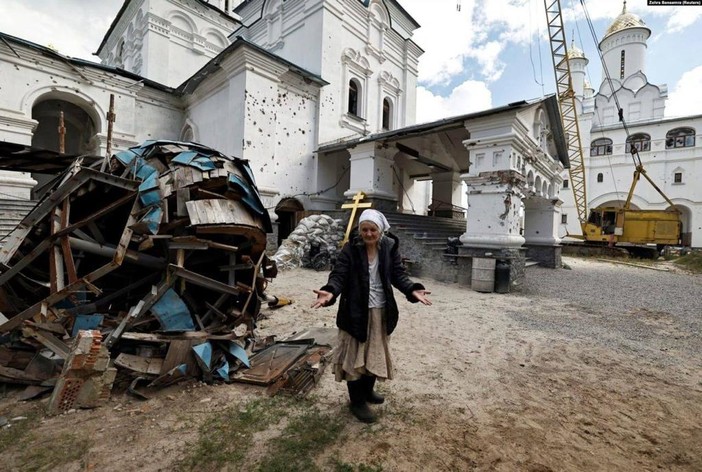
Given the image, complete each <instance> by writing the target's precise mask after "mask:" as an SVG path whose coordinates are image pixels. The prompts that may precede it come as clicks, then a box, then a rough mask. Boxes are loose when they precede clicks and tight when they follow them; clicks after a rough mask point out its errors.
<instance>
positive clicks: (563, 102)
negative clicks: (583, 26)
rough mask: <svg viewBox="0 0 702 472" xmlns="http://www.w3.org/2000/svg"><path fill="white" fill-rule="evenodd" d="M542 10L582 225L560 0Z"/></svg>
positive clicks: (581, 172)
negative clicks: (546, 27) (544, 14)
mask: <svg viewBox="0 0 702 472" xmlns="http://www.w3.org/2000/svg"><path fill="white" fill-rule="evenodd" d="M544 7H546V20H547V22H548V37H549V42H550V45H551V59H552V60H553V70H554V73H555V76H556V94H557V97H558V109H559V111H560V114H561V121H562V122H563V131H564V133H565V136H566V141H567V145H568V159H569V160H570V168H569V169H568V173H569V175H570V183H571V188H572V189H573V199H574V200H575V208H576V210H577V212H578V220H579V221H580V225H581V226H583V225H584V224H585V222H586V221H587V194H586V192H585V164H584V158H583V148H582V146H581V143H580V125H579V124H578V118H577V113H576V108H575V91H574V90H573V81H572V80H571V75H570V64H569V63H568V50H567V48H566V39H565V32H564V30H563V17H562V16H561V2H560V0H544Z"/></svg>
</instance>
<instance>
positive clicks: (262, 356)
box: [232, 343, 309, 385]
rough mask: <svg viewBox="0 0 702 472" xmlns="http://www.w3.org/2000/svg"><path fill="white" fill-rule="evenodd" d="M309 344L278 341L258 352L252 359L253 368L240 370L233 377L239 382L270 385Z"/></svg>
mask: <svg viewBox="0 0 702 472" xmlns="http://www.w3.org/2000/svg"><path fill="white" fill-rule="evenodd" d="M308 348H309V344H285V343H277V344H274V345H272V346H270V347H269V348H267V349H265V350H263V351H261V352H258V353H256V355H254V356H252V357H251V359H249V360H250V361H251V368H250V369H247V370H243V371H238V372H237V373H236V374H234V376H233V377H232V380H235V381H237V382H245V383H252V384H256V385H268V384H270V383H272V382H274V381H275V380H276V379H277V378H278V377H280V376H281V375H283V373H284V372H285V371H286V370H287V369H288V368H289V367H290V366H292V365H293V364H294V363H295V361H297V360H298V359H299V358H300V357H301V356H302V355H304V354H305V351H307V349H308Z"/></svg>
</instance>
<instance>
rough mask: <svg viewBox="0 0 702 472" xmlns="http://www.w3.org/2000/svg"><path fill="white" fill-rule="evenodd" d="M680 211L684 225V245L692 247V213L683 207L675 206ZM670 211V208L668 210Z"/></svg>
mask: <svg viewBox="0 0 702 472" xmlns="http://www.w3.org/2000/svg"><path fill="white" fill-rule="evenodd" d="M674 208H676V209H677V210H678V211H680V222H681V223H682V231H681V232H682V245H683V246H692V225H691V223H692V211H691V210H690V209H689V208H688V207H686V206H683V205H675V206H674ZM666 210H670V207H668V208H666Z"/></svg>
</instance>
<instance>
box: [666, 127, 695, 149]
mask: <svg viewBox="0 0 702 472" xmlns="http://www.w3.org/2000/svg"><path fill="white" fill-rule="evenodd" d="M694 145H695V130H694V129H692V128H676V129H673V130H670V131H668V133H667V134H666V135H665V148H666V149H672V148H682V147H693V146H694Z"/></svg>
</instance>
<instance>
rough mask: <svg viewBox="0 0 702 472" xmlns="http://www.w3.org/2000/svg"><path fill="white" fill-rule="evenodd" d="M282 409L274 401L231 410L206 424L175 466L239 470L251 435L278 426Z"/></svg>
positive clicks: (249, 443)
mask: <svg viewBox="0 0 702 472" xmlns="http://www.w3.org/2000/svg"><path fill="white" fill-rule="evenodd" d="M285 411H286V408H285V405H284V404H283V403H282V401H280V400H278V399H277V398H272V399H271V398H266V399H261V400H254V401H252V402H249V403H248V404H246V405H245V406H244V407H243V409H241V406H240V405H237V406H233V407H231V408H228V409H226V410H224V411H223V412H221V413H217V414H215V415H214V416H213V417H212V418H210V419H208V420H206V421H205V422H204V423H203V424H202V425H201V426H200V428H199V437H198V440H197V442H196V443H195V444H193V445H192V447H191V449H190V451H188V454H187V456H186V457H185V458H184V459H182V460H181V461H180V463H179V464H177V469H178V470H220V469H222V468H223V467H224V466H225V465H227V466H230V467H229V468H230V469H231V470H238V468H237V467H236V466H238V465H240V464H241V463H242V462H243V461H244V459H245V458H246V454H247V451H248V449H249V447H250V446H251V443H252V440H253V435H254V433H256V432H258V431H262V430H264V429H266V428H267V427H268V426H270V425H271V424H274V423H277V422H279V421H280V420H281V418H282V417H283V416H285V414H286V413H285Z"/></svg>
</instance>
